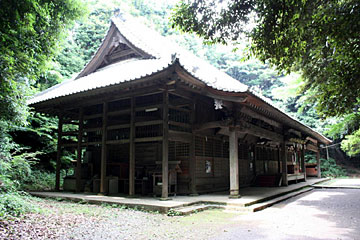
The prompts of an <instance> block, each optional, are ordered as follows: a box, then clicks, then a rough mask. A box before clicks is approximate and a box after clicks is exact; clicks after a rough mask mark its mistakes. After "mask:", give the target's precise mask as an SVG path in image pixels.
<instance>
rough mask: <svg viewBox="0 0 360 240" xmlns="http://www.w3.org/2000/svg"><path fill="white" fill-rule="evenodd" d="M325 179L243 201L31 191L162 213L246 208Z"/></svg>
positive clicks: (223, 196)
mask: <svg viewBox="0 0 360 240" xmlns="http://www.w3.org/2000/svg"><path fill="white" fill-rule="evenodd" d="M324 180H325V179H318V178H308V181H307V182H301V183H297V184H291V185H289V186H288V187H278V188H274V187H247V188H241V195H242V196H241V198H229V195H228V194H229V193H228V192H222V193H212V194H203V195H199V196H193V197H189V196H176V197H175V196H174V197H172V198H171V199H165V201H159V199H158V198H151V197H139V198H129V197H127V196H126V197H124V196H119V195H116V196H99V195H96V194H84V193H66V192H31V193H30V194H31V195H33V196H37V197H45V198H63V199H69V200H72V201H81V202H89V203H93V204H102V203H108V204H118V205H125V206H128V207H140V208H142V209H144V210H148V211H159V212H161V213H167V212H168V211H169V210H170V209H172V208H179V207H184V206H190V205H193V204H201V203H207V204H210V203H211V204H218V205H224V206H233V207H245V206H251V205H254V204H257V203H259V202H264V201H268V200H270V199H273V198H276V197H279V196H282V195H284V194H287V193H290V192H294V191H297V190H300V189H302V188H304V187H309V186H312V185H313V184H315V183H318V182H323V181H324Z"/></svg>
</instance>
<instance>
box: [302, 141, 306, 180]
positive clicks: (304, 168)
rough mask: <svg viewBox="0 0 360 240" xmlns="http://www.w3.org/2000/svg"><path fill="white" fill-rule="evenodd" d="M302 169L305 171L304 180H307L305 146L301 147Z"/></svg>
mask: <svg viewBox="0 0 360 240" xmlns="http://www.w3.org/2000/svg"><path fill="white" fill-rule="evenodd" d="M301 169H302V171H303V173H304V180H305V181H306V165H305V146H304V145H302V148H301Z"/></svg>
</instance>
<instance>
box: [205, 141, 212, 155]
mask: <svg viewBox="0 0 360 240" xmlns="http://www.w3.org/2000/svg"><path fill="white" fill-rule="evenodd" d="M205 157H213V139H212V138H205Z"/></svg>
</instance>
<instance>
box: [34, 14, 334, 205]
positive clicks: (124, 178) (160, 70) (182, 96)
mask: <svg viewBox="0 0 360 240" xmlns="http://www.w3.org/2000/svg"><path fill="white" fill-rule="evenodd" d="M29 105H30V106H31V107H33V108H34V109H35V111H39V112H43V113H47V114H50V115H56V116H58V117H59V128H58V155H57V167H56V188H57V189H59V188H60V185H59V183H60V168H61V156H62V152H63V150H64V149H67V150H68V151H75V152H77V159H76V171H75V172H76V174H75V178H74V179H72V180H71V179H67V180H66V181H67V186H71V185H73V188H74V190H76V191H77V192H80V191H94V192H100V193H103V194H107V193H109V192H110V193H114V192H124V193H128V194H129V195H134V194H136V193H139V194H155V195H157V194H159V195H161V197H162V198H164V199H166V198H167V197H168V195H169V193H179V194H197V193H201V192H213V191H219V190H230V195H231V197H238V196H239V194H240V192H239V188H240V186H248V185H250V184H251V183H253V182H254V181H255V178H256V177H257V176H261V175H271V174H277V175H278V174H280V175H281V181H282V184H283V185H287V184H288V182H289V181H293V180H294V181H298V180H303V179H306V175H305V162H304V151H305V150H310V151H315V152H319V150H318V146H319V144H320V143H323V144H329V143H330V142H331V141H330V140H329V139H327V138H325V137H324V136H322V135H321V134H319V133H317V132H316V131H314V130H312V129H310V128H309V127H307V126H305V125H303V124H302V123H300V122H298V121H297V120H295V119H293V118H291V117H290V116H289V115H287V114H286V113H284V112H282V111H280V110H279V109H277V108H276V107H274V106H273V105H272V104H271V103H270V102H269V101H268V100H266V99H264V98H263V97H261V96H258V95H257V94H255V93H253V92H251V91H250V90H249V89H248V87H247V86H245V85H243V84H241V83H240V82H239V81H237V80H235V79H233V78H231V77H229V76H228V75H226V74H225V73H223V72H221V71H219V70H218V69H216V68H214V67H212V66H211V65H209V64H208V63H206V62H204V61H202V60H201V59H199V58H197V57H195V56H194V55H192V54H190V53H188V52H187V51H185V50H182V49H180V48H179V47H178V46H175V45H173V44H172V43H171V42H169V41H167V40H166V39H165V38H163V37H161V36H158V35H157V34H155V33H154V32H153V31H151V30H149V29H148V28H146V27H144V26H142V25H139V24H137V23H136V22H134V21H132V20H125V19H123V18H119V17H117V18H113V19H112V22H111V26H110V29H109V31H108V33H107V35H106V37H105V39H104V41H103V43H102V45H101V46H100V48H99V49H98V51H97V53H96V54H95V55H94V57H93V58H92V60H91V61H90V62H89V63H88V64H87V65H86V66H85V68H84V69H83V70H82V72H81V73H80V74H79V75H78V76H77V77H76V78H75V79H72V80H68V81H65V82H63V83H61V84H58V85H56V86H54V87H52V88H50V89H48V90H45V91H43V92H41V93H39V94H37V95H35V96H34V97H33V98H32V99H31V100H30V101H29ZM64 125H69V126H71V128H72V129H75V130H74V131H64ZM318 159H319V158H318ZM319 164H320V163H319V162H318V165H319ZM319 174H320V173H319ZM319 176H320V175H319ZM70 182H72V184H71V183H70Z"/></svg>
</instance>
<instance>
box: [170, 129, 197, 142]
mask: <svg viewBox="0 0 360 240" xmlns="http://www.w3.org/2000/svg"><path fill="white" fill-rule="evenodd" d="M169 141H179V142H186V143H191V142H192V133H187V132H178V131H173V130H169Z"/></svg>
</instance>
